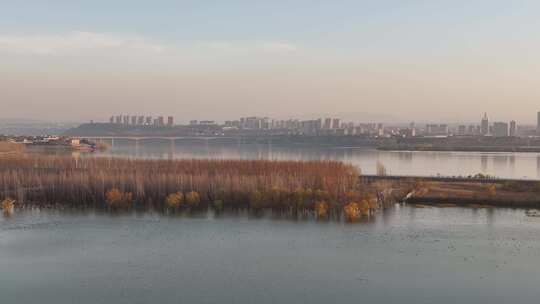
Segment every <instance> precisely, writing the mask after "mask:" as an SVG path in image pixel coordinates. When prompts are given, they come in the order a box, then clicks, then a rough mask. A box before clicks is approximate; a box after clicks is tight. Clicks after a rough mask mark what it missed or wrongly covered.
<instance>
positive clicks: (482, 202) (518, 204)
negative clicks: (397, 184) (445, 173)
mask: <svg viewBox="0 0 540 304" xmlns="http://www.w3.org/2000/svg"><path fill="white" fill-rule="evenodd" d="M409 183H410V187H411V189H414V190H412V191H411V192H410V193H409V194H408V195H407V196H406V197H404V198H403V200H404V201H405V202H407V203H411V204H421V205H446V206H452V205H456V206H466V205H468V206H492V207H507V208H540V182H535V181H497V180H493V181H491V182H489V181H485V180H481V181H474V180H471V181H463V180H456V181H449V180H448V179H447V180H445V181H427V180H423V179H416V180H410V181H409Z"/></svg>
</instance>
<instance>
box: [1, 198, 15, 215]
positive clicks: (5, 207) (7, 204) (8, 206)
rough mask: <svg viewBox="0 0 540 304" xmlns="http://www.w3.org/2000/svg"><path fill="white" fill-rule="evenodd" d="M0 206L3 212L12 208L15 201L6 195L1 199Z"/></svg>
mask: <svg viewBox="0 0 540 304" xmlns="http://www.w3.org/2000/svg"><path fill="white" fill-rule="evenodd" d="M0 207H2V210H4V212H7V211H10V210H13V208H14V207H15V201H14V200H12V199H11V198H9V197H8V198H6V199H4V200H3V201H2V203H1V204H0Z"/></svg>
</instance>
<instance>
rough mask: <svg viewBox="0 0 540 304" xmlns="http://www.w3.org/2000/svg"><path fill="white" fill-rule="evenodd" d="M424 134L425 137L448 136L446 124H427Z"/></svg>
mask: <svg viewBox="0 0 540 304" xmlns="http://www.w3.org/2000/svg"><path fill="white" fill-rule="evenodd" d="M426 134H427V135H448V125H447V124H427V125H426Z"/></svg>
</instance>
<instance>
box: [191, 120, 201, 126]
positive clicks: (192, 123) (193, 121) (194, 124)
mask: <svg viewBox="0 0 540 304" xmlns="http://www.w3.org/2000/svg"><path fill="white" fill-rule="evenodd" d="M198 124H199V122H198V121H196V120H191V121H190V122H189V125H190V126H196V125H198Z"/></svg>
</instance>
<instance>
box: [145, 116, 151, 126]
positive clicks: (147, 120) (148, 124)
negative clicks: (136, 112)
mask: <svg viewBox="0 0 540 304" xmlns="http://www.w3.org/2000/svg"><path fill="white" fill-rule="evenodd" d="M144 124H145V125H147V126H150V125H151V124H152V116H146V121H145V122H144Z"/></svg>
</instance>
